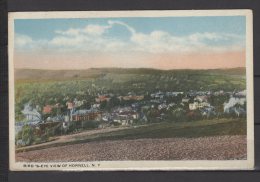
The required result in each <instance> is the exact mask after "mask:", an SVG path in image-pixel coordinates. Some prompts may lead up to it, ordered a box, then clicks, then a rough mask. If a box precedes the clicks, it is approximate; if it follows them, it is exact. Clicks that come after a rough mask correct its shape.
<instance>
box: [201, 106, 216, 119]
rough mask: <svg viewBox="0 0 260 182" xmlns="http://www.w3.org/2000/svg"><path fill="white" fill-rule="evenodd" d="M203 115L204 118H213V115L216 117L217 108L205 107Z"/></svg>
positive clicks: (202, 110) (202, 111)
mask: <svg viewBox="0 0 260 182" xmlns="http://www.w3.org/2000/svg"><path fill="white" fill-rule="evenodd" d="M200 112H201V115H202V116H205V117H207V118H208V117H210V116H213V115H216V112H215V108H214V107H213V106H210V107H204V108H202V109H201V111H200Z"/></svg>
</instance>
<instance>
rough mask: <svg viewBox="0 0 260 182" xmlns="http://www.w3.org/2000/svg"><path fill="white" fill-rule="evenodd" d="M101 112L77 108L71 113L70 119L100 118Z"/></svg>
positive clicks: (86, 119) (87, 119)
mask: <svg viewBox="0 0 260 182" xmlns="http://www.w3.org/2000/svg"><path fill="white" fill-rule="evenodd" d="M101 118H102V112H101V111H98V110H92V109H90V110H87V109H82V110H77V111H75V112H73V113H72V121H89V120H101Z"/></svg>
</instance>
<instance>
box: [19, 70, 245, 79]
mask: <svg viewBox="0 0 260 182" xmlns="http://www.w3.org/2000/svg"><path fill="white" fill-rule="evenodd" d="M245 73H246V69H245V68H231V69H210V70H190V69H187V70H179V69H177V70H158V69H150V68H90V69H86V70H41V69H15V80H24V81H44V80H73V79H76V80H77V79H93V78H94V79H95V78H103V77H104V76H106V75H111V74H113V75H118V76H120V75H123V74H124V75H125V74H128V75H129V74H134V75H135V76H136V75H147V74H148V75H174V76H177V77H178V75H238V76H245Z"/></svg>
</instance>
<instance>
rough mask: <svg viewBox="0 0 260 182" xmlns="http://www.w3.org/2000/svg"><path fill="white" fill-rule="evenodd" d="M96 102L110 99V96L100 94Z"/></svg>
mask: <svg viewBox="0 0 260 182" xmlns="http://www.w3.org/2000/svg"><path fill="white" fill-rule="evenodd" d="M95 100H96V102H98V103H100V102H104V101H107V102H108V101H110V97H108V96H106V95H100V96H98V98H96V99H95Z"/></svg>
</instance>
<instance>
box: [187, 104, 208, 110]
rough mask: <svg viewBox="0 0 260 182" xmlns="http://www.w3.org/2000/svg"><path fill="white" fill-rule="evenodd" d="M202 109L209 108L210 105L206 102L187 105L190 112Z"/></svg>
mask: <svg viewBox="0 0 260 182" xmlns="http://www.w3.org/2000/svg"><path fill="white" fill-rule="evenodd" d="M203 107H210V104H209V103H208V102H194V103H190V104H189V109H190V110H196V109H201V108H203Z"/></svg>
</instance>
